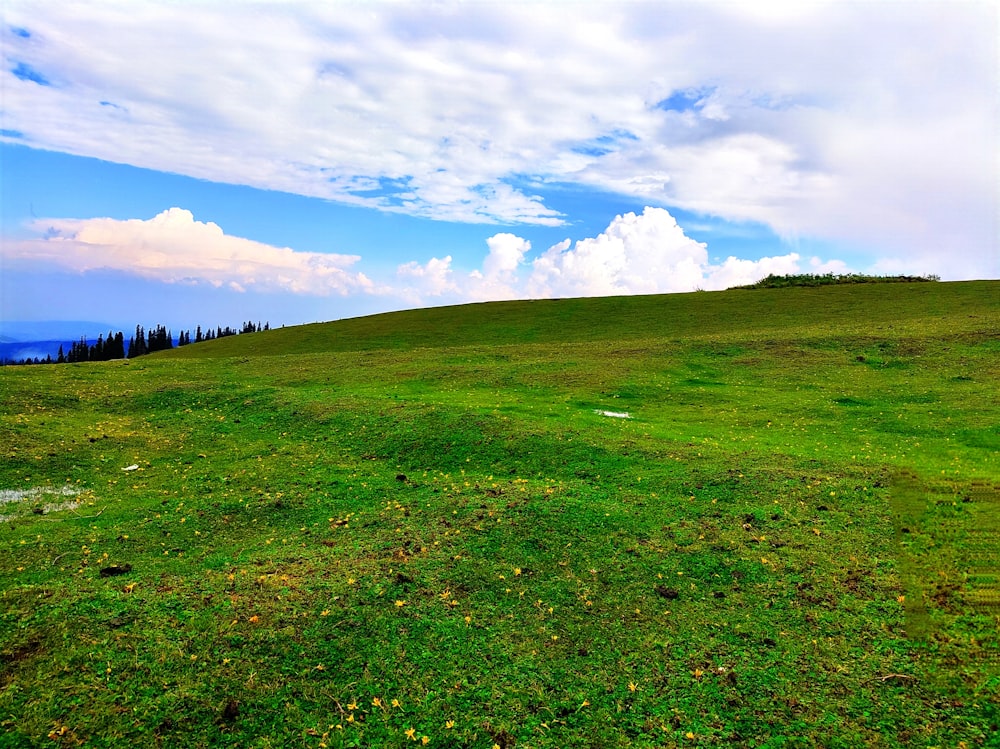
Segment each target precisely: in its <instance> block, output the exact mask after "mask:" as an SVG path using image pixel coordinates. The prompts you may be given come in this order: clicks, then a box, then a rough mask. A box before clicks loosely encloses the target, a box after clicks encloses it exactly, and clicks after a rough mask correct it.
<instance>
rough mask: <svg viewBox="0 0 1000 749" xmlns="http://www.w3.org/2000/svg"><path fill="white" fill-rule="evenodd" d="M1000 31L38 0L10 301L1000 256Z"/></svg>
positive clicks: (933, 21) (289, 294) (28, 56)
mask: <svg viewBox="0 0 1000 749" xmlns="http://www.w3.org/2000/svg"><path fill="white" fill-rule="evenodd" d="M747 5H749V4H747ZM997 29H998V20H997V10H996V6H995V4H993V3H987V2H954V3H948V4H939V3H919V2H914V3H888V2H887V3H878V2H876V3H865V4H853V3H852V4H846V3H816V2H812V3H810V2H807V3H795V4H763V5H758V4H754V6H753V7H752V8H751V9H747V8H746V7H743V5H739V4H733V3H711V2H706V3H698V4H687V3H653V2H643V3H600V2H591V3H585V4H583V3H581V4H575V3H569V2H549V3H536V4H506V3H505V4H501V3H487V2H478V3H460V4H459V3H448V2H443V3H437V4H434V5H430V4H399V3H378V2H376V3H343V2H342V3H319V2H290V3H283V4H267V3H261V2H242V3H231V2H210V1H208V0H202V1H200V2H195V3H183V4H181V3H171V2H145V1H144V2H129V3H125V2H114V1H111V2H100V3H98V2H81V3H75V4H72V5H68V4H54V3H47V2H19V1H18V0H12V1H9V2H6V3H5V4H4V6H3V21H2V28H0V48H2V54H3V61H2V65H3V68H2V70H0V76H2V81H0V85H2V89H0V90H2V93H3V97H2V108H0V169H2V177H0V180H2V182H0V321H4V322H9V321H17V320H22V321H23V320H96V321H99V322H101V323H107V324H109V325H113V326H120V327H123V328H127V327H128V326H132V325H134V324H136V323H141V324H143V325H147V326H148V325H154V324H158V323H163V324H166V325H168V326H170V327H172V328H173V329H175V330H177V329H181V328H185V327H194V326H195V325H198V324H202V325H213V326H214V325H216V324H222V325H229V324H232V325H236V324H239V323H240V322H242V321H243V320H268V321H270V322H271V323H272V324H273V325H281V324H286V325H288V324H296V323H300V322H311V321H314V320H327V319H336V318H341V317H349V316H354V315H361V314H369V313H372V312H378V311H383V310H391V309H401V308H407V307H417V306H426V305H439V304H453V303H462V302H469V301H483V300H489V299H508V298H526V297H533V298H535V297H565V296H588V295H605V294H634V293H660V292H683V291H691V290H694V289H696V288H702V289H719V288H726V287H728V286H731V285H735V284H739V283H747V282H751V281H754V280H756V279H757V278H760V277H762V276H764V275H767V273H771V272H776V273H787V272H827V271H832V272H844V271H848V270H853V271H861V272H870V273H914V274H924V273H935V274H938V275H940V276H941V277H942V278H944V279H946V280H948V279H968V278H997V277H998V276H1000V262H998V256H1000V249H998V240H997V236H998V226H997V184H998V174H997V168H998V167H997V165H998V158H997V157H998V146H997V144H998V143H1000V137H998V136H1000V132H998V130H1000V125H998V114H997V113H998V106H997V83H998V76H997V68H996V65H995V61H996V55H997V41H996V39H997V33H996V32H997ZM96 332H98V331H92V334H96Z"/></svg>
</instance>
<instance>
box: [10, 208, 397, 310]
mask: <svg viewBox="0 0 1000 749" xmlns="http://www.w3.org/2000/svg"><path fill="white" fill-rule="evenodd" d="M31 228H32V229H34V230H35V231H36V232H37V233H38V234H40V235H42V236H40V237H38V238H35V239H26V240H18V241H11V242H6V243H4V245H3V250H2V254H3V259H4V261H5V262H9V263H12V264H17V265H27V266H34V267H38V266H45V267H48V268H61V269H65V270H70V271H76V272H86V271H98V270H114V271H120V272H123V273H129V274H132V275H136V276H140V277H143V278H148V279H152V280H156V281H162V282H165V283H191V284H210V285H212V286H216V287H222V286H225V287H228V288H231V289H234V290H236V291H245V290H248V289H254V290H257V291H286V292H293V293H297V294H314V295H321V296H324V295H329V294H355V293H378V292H379V291H380V289H379V288H378V287H377V286H376V285H375V284H374V283H373V282H372V281H371V280H370V279H369V278H368V277H366V276H365V275H364V274H363V273H359V272H353V271H351V270H350V268H351V266H352V265H354V264H355V263H357V261H358V260H360V257H359V256H357V255H337V254H326V253H319V252H297V251H295V250H293V249H291V248H288V247H273V246H271V245H268V244H263V243H261V242H256V241H254V240H251V239H245V238H243V237H235V236H231V235H228V234H226V233H225V232H224V231H223V230H222V228H221V227H220V226H218V225H217V224H215V223H212V222H203V221H196V220H195V218H194V216H193V215H192V214H191V212H190V211H187V210H185V209H183V208H170V209H168V210H165V211H163V212H162V213H160V214H158V215H156V216H154V217H153V218H151V219H148V220H143V219H127V220H118V219H112V218H92V219H66V218H63V219H39V220H36V221H34V222H33V223H32V225H31Z"/></svg>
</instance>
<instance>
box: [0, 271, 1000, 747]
mask: <svg viewBox="0 0 1000 749" xmlns="http://www.w3.org/2000/svg"><path fill="white" fill-rule="evenodd" d="M998 382H1000V283H998V282H968V283H964V282H963V283H923V284H891V285H888V284H887V285H879V284H872V285H863V286H831V287H823V288H814V289H809V288H792V289H774V290H769V289H765V290H754V291H749V290H732V291H727V292H713V293H694V294H679V295H668V296H651V297H630V298H613V299H589V300H562V301H534V302H509V303H498V304H482V305H469V306H464V307H451V308H439V309H428V310H419V311H413V312H405V313H396V314H390V315H379V316H373V317H368V318H359V319H356V320H343V321H339V322H335V323H327V324H321V325H310V326H302V327H296V328H288V329H283V330H271V331H268V332H264V333H256V334H249V335H241V336H236V337H232V338H226V339H222V340H217V341H213V342H209V343H204V344H198V345H194V346H189V347H184V348H182V349H179V350H175V351H172V352H166V353H164V354H157V355H153V356H149V357H143V358H140V359H134V360H131V361H128V362H122V361H119V362H107V363H100V364H74V365H58V366H36V367H7V368H4V369H2V370H0V450H2V456H3V457H2V461H0V515H2V516H3V520H2V522H0V602H2V603H0V746H2V747H51V746H93V747H105V746H106V747H119V746H162V747H180V746H183V747H188V746H191V747H215V746H220V747H230V746H232V747H362V746H364V747H383V746H384V747H411V746H414V747H418V746H423V745H428V746H432V747H434V746H437V747H469V748H470V749H471V748H480V747H481V748H482V749H494V747H499V748H500V749H512V747H552V748H555V747H560V748H561V747H595V748H596V747H694V746H719V747H728V746H747V747H814V746H822V747H863V746H871V747H955V748H956V749H957V748H958V747H996V746H1000V738H998V736H1000V729H998V724H1000V639H998V634H1000V631H998V630H1000V583H998V581H1000V554H998V552H997V550H998V548H1000V457H998V456H1000V399H998V386H997V383H998Z"/></svg>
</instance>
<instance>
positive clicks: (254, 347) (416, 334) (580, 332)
mask: <svg viewBox="0 0 1000 749" xmlns="http://www.w3.org/2000/svg"><path fill="white" fill-rule="evenodd" d="M998 314H1000V282H997V281H969V282H956V283H924V284H864V285H857V286H830V287H820V288H791V289H761V290H754V291H750V290H730V291H723V292H696V293H690V294H666V295H653V296H629V297H602V298H590V299H560V300H534V301H514V302H490V303H483V304H469V305H463V306H459V307H434V308H428V309H419V310H410V311H406V312H392V313H386V314H380V315H371V316H368V317H359V318H351V319H347V320H339V321H336V322H328V323H315V324H312V325H302V326H296V327H294V328H279V329H275V330H271V331H266V332H261V333H255V334H248V335H241V336H234V337H229V338H223V339H219V340H215V341H209V342H207V343H201V344H198V345H195V346H190V347H183V348H180V349H175V350H174V351H172V352H170V353H169V354H168V355H169V356H174V357H218V356H258V355H282V354H297V353H300V354H304V353H321V352H332V351H354V350H366V351H367V350H377V349H409V348H416V347H436V346H462V345H482V346H493V345H504V344H510V343H572V342H585V341H599V340H626V339H643V338H654V337H657V338H658V337H667V338H678V339H680V338H687V337H692V336H697V337H701V336H714V335H715V336H717V335H722V336H726V337H736V338H753V337H766V336H768V335H776V336H778V337H785V336H787V335H789V333H790V331H792V330H796V331H800V332H801V334H802V335H827V334H832V333H834V332H837V333H865V332H867V333H873V332H877V331H878V330H880V329H883V328H885V327H886V326H888V325H894V326H896V327H898V328H901V332H902V330H912V331H924V332H932V331H934V330H938V329H940V330H942V331H943V330H947V331H949V332H951V333H961V332H964V331H975V330H981V329H983V327H984V325H987V324H988V323H989V322H990V321H995V320H996V318H997V316H998Z"/></svg>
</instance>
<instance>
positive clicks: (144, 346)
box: [3, 321, 271, 364]
mask: <svg viewBox="0 0 1000 749" xmlns="http://www.w3.org/2000/svg"><path fill="white" fill-rule="evenodd" d="M270 329H271V324H270V323H264V324H263V325H261V324H260V323H259V322H258V323H253V322H250V321H247V322H245V323H243V325H242V327H240V328H239V329H236V328H232V327H229V326H228V325H227V326H226V327H224V328H223V327H222V326H221V325H220V326H217V327H215V328H214V329H213V328H206V329H205V330H204V331H203V330H202V328H201V326H200V325H199V326H198V327H197V328H196V329H195V334H194V339H193V340H192V338H191V331H190V330H182V331H181V332H180V333H178V335H177V345H178V346H188V345H190V344H193V343H202V342H204V341H212V340H215V339H216V338H225V337H227V336H233V335H240V334H242V333H258V332H260V331H263V330H270ZM173 347H174V337H173V335H172V334H171V332H170V330H169V329H168V328H166V327H164V326H163V325H157V326H156V327H155V328H149V329H148V330H144V329H143V327H142V326H141V325H136V326H135V334H134V335H132V336H130V337H129V339H128V345H127V346H126V343H125V334H124V333H122V332H121V331H118V332H117V333H115V332H113V331H110V330H109V331H108V335H107V337H106V338H105V337H104V335H103V334H101V335H99V336H97V340H96V341H95V342H94V343H89V342H88V341H87V339H86V337H82V338H80V340H79V341H74V342H73V343H72V344H71V345H70V347H69V351H66V350H65V347H64V346H61V345H60V346H59V353H58V354H57V355H56V357H55V358H52V355H51V354H49V355H48V356H46V357H45V358H44V359H42V358H40V357H37V356H36V357H34V358H33V359H32V358H26V359H21V360H19V361H5V362H3V363H4V364H69V363H73V362H87V361H112V360H114V359H134V358H135V357H137V356H144V355H145V354H152V353H153V352H155V351H164V350H166V349H172V348H173Z"/></svg>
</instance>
